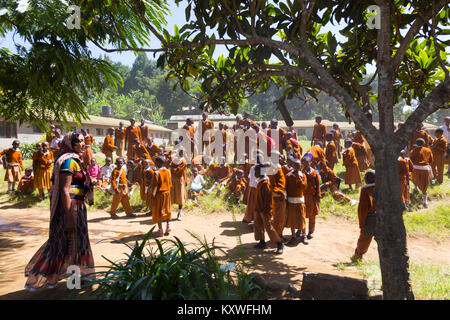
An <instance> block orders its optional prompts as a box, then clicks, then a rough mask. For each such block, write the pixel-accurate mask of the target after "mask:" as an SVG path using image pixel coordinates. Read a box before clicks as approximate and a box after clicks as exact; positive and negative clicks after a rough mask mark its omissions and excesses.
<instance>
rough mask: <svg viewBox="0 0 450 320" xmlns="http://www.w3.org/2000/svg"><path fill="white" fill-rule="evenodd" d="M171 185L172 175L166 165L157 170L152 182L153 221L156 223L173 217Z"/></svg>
mask: <svg viewBox="0 0 450 320" xmlns="http://www.w3.org/2000/svg"><path fill="white" fill-rule="evenodd" d="M171 187H172V177H171V174H170V171H169V170H168V169H166V168H165V167H162V168H160V169H158V170H157V171H155V174H154V175H153V182H152V197H153V200H152V221H153V222H154V223H157V222H161V221H170V220H171V219H172V203H171V201H170V188H171Z"/></svg>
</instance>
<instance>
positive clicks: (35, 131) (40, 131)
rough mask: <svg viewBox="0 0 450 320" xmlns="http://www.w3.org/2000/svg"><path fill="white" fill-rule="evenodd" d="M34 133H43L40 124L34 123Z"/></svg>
mask: <svg viewBox="0 0 450 320" xmlns="http://www.w3.org/2000/svg"><path fill="white" fill-rule="evenodd" d="M33 133H43V131H42V130H41V128H40V127H39V126H38V125H36V124H33Z"/></svg>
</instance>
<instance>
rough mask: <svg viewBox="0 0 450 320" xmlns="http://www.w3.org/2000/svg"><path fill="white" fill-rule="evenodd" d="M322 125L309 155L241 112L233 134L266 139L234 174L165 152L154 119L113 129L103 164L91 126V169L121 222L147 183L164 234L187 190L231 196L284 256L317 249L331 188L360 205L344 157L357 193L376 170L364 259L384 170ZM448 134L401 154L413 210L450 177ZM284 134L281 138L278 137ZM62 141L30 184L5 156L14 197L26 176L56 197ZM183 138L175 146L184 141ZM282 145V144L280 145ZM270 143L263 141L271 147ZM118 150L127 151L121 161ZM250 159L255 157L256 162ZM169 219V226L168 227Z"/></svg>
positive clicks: (417, 137) (365, 196) (362, 208)
mask: <svg viewBox="0 0 450 320" xmlns="http://www.w3.org/2000/svg"><path fill="white" fill-rule="evenodd" d="M132 120H134V119H132ZM321 120H322V119H321V117H317V118H316V124H315V126H314V131H313V137H312V141H311V148H309V149H308V150H307V151H306V152H305V153H303V150H302V147H301V145H300V143H299V141H298V140H297V136H296V133H295V131H293V130H292V128H290V129H289V130H288V131H286V130H284V129H282V128H280V127H278V122H277V120H272V121H271V122H270V125H269V126H267V124H266V123H262V124H261V126H260V125H258V124H257V123H256V122H255V121H253V120H251V119H250V117H249V113H248V112H245V113H244V115H243V118H242V117H240V116H238V117H237V118H236V124H235V125H234V126H233V129H234V130H237V129H242V130H243V131H244V132H245V131H246V130H250V128H251V129H254V130H255V132H256V133H257V136H258V137H260V138H262V140H258V142H257V143H256V145H254V146H253V148H252V146H251V144H250V143H249V142H248V141H245V142H246V143H245V153H244V154H243V156H239V155H236V156H235V161H236V160H237V159H239V162H238V164H237V166H234V168H232V167H231V166H230V165H229V164H228V163H227V161H226V160H227V159H226V157H222V158H220V159H219V160H218V161H217V162H218V163H216V162H215V161H214V158H215V157H214V154H209V155H208V154H207V155H200V156H198V158H193V159H191V160H192V164H189V165H188V161H187V159H186V152H185V150H184V149H183V148H175V149H174V150H176V151H174V152H173V151H171V150H165V147H164V146H157V145H156V144H154V143H153V139H152V138H150V137H149V132H148V128H146V126H145V123H144V122H141V126H136V125H135V121H131V123H132V124H131V126H129V127H128V128H124V127H123V124H121V128H118V129H114V128H110V129H109V130H108V134H107V136H106V137H105V140H104V143H103V147H102V152H103V153H104V154H105V156H106V160H105V162H106V163H105V165H104V166H103V167H101V168H100V166H99V165H98V164H97V163H96V160H95V158H94V157H93V156H92V152H91V150H90V147H89V145H91V144H94V143H95V141H94V139H93V136H92V135H90V134H88V133H87V132H86V130H83V131H84V132H83V135H85V139H86V141H87V143H86V144H87V145H88V147H87V148H86V150H85V154H84V156H83V162H84V163H85V164H89V165H88V166H87V170H88V172H89V174H90V176H91V180H92V182H93V183H94V184H95V186H96V187H97V188H98V190H100V191H104V192H110V193H112V194H113V199H112V204H111V208H110V210H109V213H110V215H111V218H113V219H116V218H117V217H118V216H117V214H116V210H117V208H118V206H119V204H122V206H123V209H124V211H125V213H126V215H127V216H130V217H134V216H135V214H134V213H133V212H132V209H131V206H130V202H129V197H130V195H131V194H132V193H133V192H134V191H135V189H136V187H137V186H139V193H140V198H141V200H142V201H143V203H145V205H146V206H147V207H148V209H149V211H148V212H147V215H151V216H152V221H153V222H155V223H157V225H158V230H157V231H156V232H155V235H156V236H163V235H168V234H169V233H170V232H171V226H170V221H171V220H172V205H173V204H175V205H178V215H177V219H178V220H182V208H183V205H184V204H185V202H186V194H187V196H188V197H190V198H192V199H193V201H194V203H197V199H198V197H199V196H201V195H202V193H210V192H212V191H213V190H214V189H215V188H218V189H220V190H227V192H228V194H229V196H230V197H232V198H234V199H235V201H236V203H237V204H240V203H241V201H242V202H243V203H244V204H245V205H246V212H245V216H244V218H243V222H244V223H251V222H253V230H254V237H255V240H256V241H257V242H258V243H257V245H256V246H255V247H256V248H259V249H264V248H266V246H267V245H266V242H265V233H267V234H268V236H269V239H270V240H271V241H272V242H273V243H274V244H276V246H277V250H276V253H277V254H281V253H282V252H283V248H284V244H287V245H297V244H298V243H304V244H308V242H309V240H311V239H312V238H313V237H314V232H315V227H316V216H317V215H318V214H319V213H320V199H321V197H322V194H323V193H324V192H326V191H329V192H330V193H331V194H332V196H333V197H334V198H335V199H337V200H339V201H344V202H348V203H350V204H351V205H355V204H356V203H357V201H356V200H353V199H351V198H349V197H348V196H346V195H345V194H344V193H343V192H342V191H341V190H340V183H341V179H340V178H339V177H337V175H336V174H335V172H334V171H333V169H334V167H335V165H336V164H337V163H338V162H339V160H340V158H342V163H343V165H344V167H345V176H344V182H345V184H347V185H348V186H349V188H350V189H352V185H355V186H356V187H357V188H358V187H360V186H361V184H362V180H361V173H364V172H366V174H365V180H366V185H365V186H364V187H362V188H361V193H360V199H359V205H358V217H359V223H360V228H361V232H360V237H359V239H358V244H357V248H356V250H355V256H354V257H356V258H360V257H362V255H363V254H364V253H365V252H366V251H367V249H368V246H369V244H370V241H371V239H372V237H371V236H370V235H368V234H367V233H364V227H365V224H366V217H367V216H368V215H369V216H370V215H371V214H372V213H374V212H375V206H374V203H373V195H372V194H373V189H374V183H375V172H374V171H373V170H369V169H373V168H374V164H375V163H374V156H373V154H372V152H371V149H370V146H369V144H368V143H367V141H366V140H365V138H364V137H363V135H362V134H361V132H360V131H359V130H357V131H356V132H355V133H349V134H348V135H347V137H346V138H345V140H344V149H343V150H342V149H341V139H342V135H341V132H340V130H339V127H338V126H337V125H334V126H333V129H332V131H331V132H327V129H326V126H325V125H323V124H322V123H321ZM184 128H185V129H186V130H187V132H188V133H189V135H191V138H192V139H193V136H194V132H195V128H194V122H193V121H192V119H188V120H187V121H186V125H185V126H184ZM212 128H214V126H213V124H212V122H211V121H210V120H208V119H207V114H206V113H204V114H203V121H202V130H209V129H212ZM219 130H221V131H222V134H223V137H224V140H223V146H224V149H225V147H226V143H229V141H230V140H228V139H226V136H227V134H228V133H229V132H228V131H227V127H226V126H224V125H223V124H220V125H219ZM442 133H443V130H442V129H437V130H436V131H435V139H432V138H431V137H430V136H429V135H428V134H427V133H426V132H425V131H424V130H423V129H422V127H421V126H419V128H418V129H417V130H416V132H414V135H413V137H412V139H411V141H410V143H409V144H408V146H406V148H405V149H404V150H402V152H401V153H400V155H399V159H398V168H399V180H400V185H401V193H402V202H403V203H404V205H405V209H407V205H408V203H409V198H410V197H409V192H410V190H409V189H410V188H409V182H410V181H412V182H413V183H414V185H415V189H419V190H420V191H421V192H422V193H423V204H424V206H425V207H426V206H427V188H428V186H429V183H430V181H431V177H432V176H433V175H434V176H435V177H436V179H437V181H438V182H439V183H442V181H443V170H444V163H445V152H446V149H447V141H446V140H445V138H444V137H443V135H442ZM118 135H119V136H118ZM274 135H278V137H276V139H275V138H274V137H275V136H274ZM60 136H61V132H58V129H55V128H54V127H53V128H52V132H51V133H50V134H49V135H47V141H45V142H41V143H38V144H37V145H36V152H35V153H34V155H33V167H32V168H27V169H26V170H25V175H24V176H23V177H22V178H20V170H21V169H23V161H22V156H21V152H20V150H19V144H20V142H19V141H18V140H15V141H14V142H13V148H10V149H6V150H3V151H2V152H1V153H0V155H1V156H4V159H5V160H6V161H4V166H5V169H6V176H5V180H6V181H8V191H10V192H12V191H14V190H15V183H16V182H19V180H20V183H19V186H18V188H19V190H20V191H21V192H23V193H30V192H32V191H33V190H34V189H38V190H39V195H40V197H41V199H44V198H45V190H47V192H48V191H49V190H50V187H51V174H52V166H53V162H54V160H55V154H57V152H58V148H57V140H58V139H59V137H60ZM180 140H181V139H179V140H177V141H176V143H175V144H179V143H180ZM275 140H276V141H278V142H279V143H278V145H277V144H276V143H275ZM231 141H232V143H234V149H235V154H236V151H237V149H236V139H235V140H234V141H233V140H231ZM260 141H263V144H261V142H260ZM55 145H56V147H55ZM207 145H208V142H206V143H204V144H202V149H204V148H205V147H206V146H207ZM52 146H53V147H52ZM265 148H267V149H265ZM125 149H126V150H127V152H126V156H127V157H126V158H125ZM114 152H116V154H117V155H118V158H117V159H116V161H115V165H114V164H113V153H114ZM249 155H252V158H251V159H249ZM236 162H237V161H236ZM188 167H190V177H188V170H187V169H188ZM368 170H369V171H368ZM205 176H209V177H211V178H212V179H213V180H214V181H215V183H214V185H213V187H212V188H210V189H208V190H205V189H204V186H205V178H204V177H205ZM188 184H189V189H188V190H187V186H188ZM307 219H308V225H307V224H306V220H307ZM163 223H166V228H165V231H164V230H163V226H162V224H163ZM285 228H287V229H288V230H289V231H290V237H285V236H283V232H284V229H285Z"/></svg>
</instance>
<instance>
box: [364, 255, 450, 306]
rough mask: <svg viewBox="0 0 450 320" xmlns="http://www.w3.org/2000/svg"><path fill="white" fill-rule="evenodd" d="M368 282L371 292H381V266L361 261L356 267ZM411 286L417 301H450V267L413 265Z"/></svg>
mask: <svg viewBox="0 0 450 320" xmlns="http://www.w3.org/2000/svg"><path fill="white" fill-rule="evenodd" d="M356 266H357V267H358V269H359V271H360V272H361V274H362V275H363V276H364V279H367V280H368V285H369V290H370V291H372V292H373V291H376V290H381V271H380V266H379V264H378V263H377V262H374V261H364V260H362V261H359V262H358V263H357V265H356ZM409 271H410V279H411V286H412V290H413V292H414V295H415V298H416V299H421V300H449V299H450V266H448V265H439V266H437V265H433V264H428V263H411V266H410V270H409Z"/></svg>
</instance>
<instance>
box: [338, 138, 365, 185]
mask: <svg viewBox="0 0 450 320" xmlns="http://www.w3.org/2000/svg"><path fill="white" fill-rule="evenodd" d="M352 144H353V142H352V140H345V144H344V146H345V150H344V152H343V153H342V161H343V164H344V166H345V184H348V186H349V188H350V190H351V189H352V184H356V187H359V186H360V185H361V175H360V173H359V166H358V160H356V156H355V150H353V148H352Z"/></svg>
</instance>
